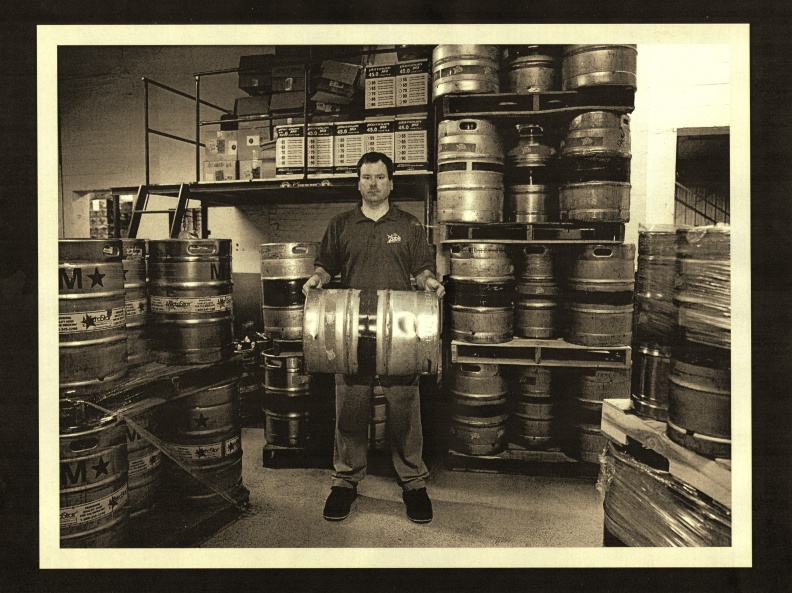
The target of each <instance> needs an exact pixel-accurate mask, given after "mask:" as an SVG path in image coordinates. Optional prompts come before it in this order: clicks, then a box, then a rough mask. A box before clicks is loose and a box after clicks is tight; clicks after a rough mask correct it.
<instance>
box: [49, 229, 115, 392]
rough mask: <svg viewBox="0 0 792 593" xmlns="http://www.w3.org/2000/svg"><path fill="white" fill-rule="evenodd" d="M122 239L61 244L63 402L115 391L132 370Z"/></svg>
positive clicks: (61, 369)
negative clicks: (64, 398) (113, 389)
mask: <svg viewBox="0 0 792 593" xmlns="http://www.w3.org/2000/svg"><path fill="white" fill-rule="evenodd" d="M121 254H122V245H121V240H120V239H61V240H59V241H58V359H59V376H60V381H59V382H60V393H61V397H64V396H66V397H71V396H75V395H77V396H80V395H86V394H91V393H98V392H101V391H106V390H109V389H112V387H113V386H114V385H117V383H118V380H119V379H121V378H122V377H124V376H125V375H126V374H127V372H128V369H129V364H128V353H127V334H126V303H125V291H124V269H123V264H122V261H121V258H122V255H121Z"/></svg>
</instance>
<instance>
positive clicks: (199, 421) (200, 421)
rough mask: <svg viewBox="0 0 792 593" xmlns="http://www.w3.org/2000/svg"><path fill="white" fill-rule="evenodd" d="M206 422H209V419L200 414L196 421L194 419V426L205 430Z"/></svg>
mask: <svg viewBox="0 0 792 593" xmlns="http://www.w3.org/2000/svg"><path fill="white" fill-rule="evenodd" d="M208 421H209V418H207V417H206V416H204V415H203V412H201V413H200V414H199V415H198V418H196V419H195V424H196V425H197V426H200V427H201V428H206V423H207V422H208Z"/></svg>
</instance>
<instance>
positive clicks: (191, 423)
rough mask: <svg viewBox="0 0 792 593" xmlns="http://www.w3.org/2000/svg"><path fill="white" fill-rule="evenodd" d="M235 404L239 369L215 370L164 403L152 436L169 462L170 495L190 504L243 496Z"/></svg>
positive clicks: (237, 417)
mask: <svg viewBox="0 0 792 593" xmlns="http://www.w3.org/2000/svg"><path fill="white" fill-rule="evenodd" d="M239 401H240V400H239V374H238V371H237V370H236V369H233V368H231V367H225V368H222V367H215V368H214V369H213V370H212V371H211V372H209V373H208V375H207V376H206V378H205V379H204V380H202V381H200V383H198V384H196V385H194V386H190V387H188V388H184V389H183V391H182V393H181V394H180V395H179V397H178V398H175V399H172V400H169V401H168V402H167V403H166V404H164V406H163V410H162V412H161V416H160V423H159V427H158V433H157V436H159V437H160V438H161V439H162V440H163V441H164V443H165V447H164V450H165V452H166V453H168V456H169V457H171V458H172V459H173V462H172V463H169V464H167V466H166V480H167V482H168V489H169V491H170V492H171V493H172V494H173V495H175V496H176V497H178V498H180V499H182V500H184V501H186V502H188V503H190V504H193V505H214V504H219V503H223V501H226V502H230V501H234V502H236V501H240V500H243V499H246V498H247V494H248V493H247V490H246V489H245V488H244V486H243V485H242V421H241V417H240V409H239Z"/></svg>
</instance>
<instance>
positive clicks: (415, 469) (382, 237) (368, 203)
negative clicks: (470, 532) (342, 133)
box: [303, 152, 445, 523]
mask: <svg viewBox="0 0 792 593" xmlns="http://www.w3.org/2000/svg"><path fill="white" fill-rule="evenodd" d="M357 173H358V190H359V191H360V195H361V196H362V198H363V199H362V201H361V203H360V204H359V205H357V206H356V207H355V208H353V209H352V210H348V211H346V212H342V213H341V214H338V215H337V216H335V217H334V218H333V219H332V220H331V221H330V223H329V225H328V227H327V230H326V231H325V234H324V238H323V239H322V243H321V245H320V247H319V252H318V254H317V257H316V261H315V266H316V269H315V271H314V274H313V275H312V276H311V277H310V278H309V279H308V281H307V282H306V283H305V285H304V286H303V292H305V293H306V294H307V292H308V290H309V289H311V288H322V287H323V286H325V285H327V284H328V283H329V282H330V279H331V278H332V277H333V276H335V275H336V274H338V273H340V274H341V285H342V287H343V288H354V289H358V290H366V291H376V290H386V289H390V290H412V286H411V284H410V276H411V275H412V276H413V277H414V278H415V280H416V283H417V284H418V288H419V289H420V290H426V291H435V292H436V293H437V296H438V298H440V297H442V296H443V293H444V292H445V289H444V288H443V286H442V285H441V284H440V283H439V282H438V281H437V279H436V278H435V262H434V255H433V253H432V250H431V248H430V247H429V245H428V244H427V242H426V237H425V234H424V229H423V225H422V224H421V222H420V221H419V220H418V219H417V218H415V217H414V216H413V215H412V214H409V213H407V212H404V211H402V210H400V209H399V208H397V207H395V206H393V205H391V203H390V193H391V191H392V190H393V161H391V159H390V158H389V157H388V156H387V155H385V154H382V153H380V152H369V153H366V154H364V155H363V156H362V157H361V158H360V160H359V161H358V165H357ZM374 387H381V388H382V390H383V392H384V395H385V398H386V400H387V410H388V411H387V414H388V416H387V418H388V419H387V422H388V427H389V433H390V437H391V443H390V445H391V456H392V460H393V466H394V468H395V470H396V473H397V474H398V476H399V484H400V485H401V487H402V489H403V492H402V498H403V500H404V503H405V505H406V507H407V516H408V517H409V518H410V520H412V521H414V522H416V523H428V522H429V521H431V520H432V503H431V501H430V500H429V496H428V495H427V493H426V487H425V483H424V480H425V479H426V478H427V477H428V475H429V471H428V470H427V468H426V465H425V464H424V462H423V458H422V455H423V435H422V432H421V407H420V399H419V392H418V376H417V375H415V376H409V377H378V376H376V375H374V374H373V373H371V372H360V373H359V374H357V375H336V429H335V446H334V450H333V466H334V468H335V471H334V472H333V483H332V488H331V490H330V496H328V498H327V501H326V503H325V507H324V518H325V519H327V520H328V521H341V520H342V519H346V517H347V516H349V512H350V509H351V505H352V502H353V501H354V500H355V498H356V497H357V485H358V483H359V482H360V481H361V480H362V479H363V478H364V477H365V475H366V462H367V455H368V424H369V414H370V407H369V406H370V399H371V394H372V390H373V389H374Z"/></svg>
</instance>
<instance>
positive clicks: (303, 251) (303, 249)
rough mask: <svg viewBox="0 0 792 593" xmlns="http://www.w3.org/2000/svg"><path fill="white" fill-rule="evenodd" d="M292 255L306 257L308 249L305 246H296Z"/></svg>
mask: <svg viewBox="0 0 792 593" xmlns="http://www.w3.org/2000/svg"><path fill="white" fill-rule="evenodd" d="M292 253H293V254H295V255H305V254H306V253H308V248H307V247H306V246H305V245H295V246H294V247H292Z"/></svg>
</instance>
